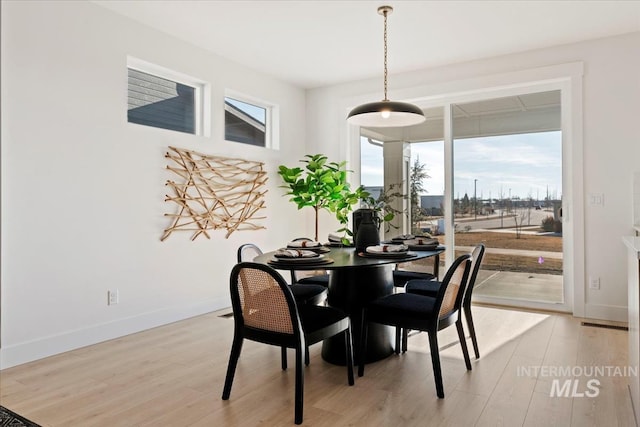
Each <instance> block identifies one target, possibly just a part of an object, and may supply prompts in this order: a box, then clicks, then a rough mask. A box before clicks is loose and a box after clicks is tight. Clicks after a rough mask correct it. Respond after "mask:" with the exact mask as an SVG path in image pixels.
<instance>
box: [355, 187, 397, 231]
mask: <svg viewBox="0 0 640 427" xmlns="http://www.w3.org/2000/svg"><path fill="white" fill-rule="evenodd" d="M397 198H402V199H406V198H407V196H406V195H405V194H403V193H402V184H390V185H389V188H388V189H383V190H382V191H381V192H380V195H379V196H378V198H377V199H376V198H374V197H373V196H371V194H369V193H368V192H366V191H363V192H362V195H361V197H360V199H361V201H362V203H361V205H362V207H363V208H365V209H372V210H374V211H376V212H377V213H378V216H379V217H380V219H381V220H382V221H383V222H384V223H385V231H387V232H388V231H389V230H391V228H398V227H397V226H396V225H394V224H392V223H391V221H393V219H394V218H395V217H396V215H400V214H402V213H403V211H401V210H399V209H396V208H394V207H393V202H394V201H395V200H396V199H397Z"/></svg>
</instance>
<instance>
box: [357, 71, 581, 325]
mask: <svg viewBox="0 0 640 427" xmlns="http://www.w3.org/2000/svg"><path fill="white" fill-rule="evenodd" d="M583 74H584V64H583V63H582V62H573V63H567V64H560V65H553V66H548V67H540V68H534V69H528V70H522V71H516V72H510V73H503V74H496V75H490V76H483V77H478V78H474V79H468V80H464V81H458V82H448V83H446V84H443V85H438V86H439V87H434V86H433V85H431V86H418V87H412V88H405V89H402V90H400V91H397V93H395V94H394V95H392V97H393V99H398V100H409V101H411V102H413V103H414V104H416V105H418V106H420V107H422V108H432V107H443V108H444V113H445V115H444V129H443V131H444V152H445V154H444V156H445V195H444V203H445V204H446V206H449V209H446V210H445V219H444V220H445V227H446V229H449V230H452V229H453V223H454V219H453V209H452V206H453V192H452V191H451V189H452V188H453V167H452V165H453V134H452V125H453V121H452V116H451V105H452V104H457V103H466V102H474V101H481V100H483V99H491V98H501V97H508V96H515V95H519V94H525V93H533V92H546V91H551V90H559V91H560V98H561V131H562V199H563V200H562V211H563V218H562V226H563V249H562V251H563V282H564V303H562V304H550V303H542V302H534V301H518V300H508V299H504V300H502V299H501V301H502V302H503V303H505V304H507V305H510V306H514V307H523V308H532V309H541V310H554V311H564V312H571V313H573V315H574V316H578V317H584V314H585V261H584V260H585V255H584V178H583V176H584V175H583V134H582V76H583ZM359 136H360V131H359V128H357V127H355V126H350V127H348V130H347V141H348V144H347V146H350V147H354V146H357V147H359V144H360V139H359ZM348 154H350V155H351V157H349V155H348V156H347V158H351V161H352V162H354V163H353V164H359V158H357V157H354V156H355V155H359V149H356V150H353V151H351V152H350V153H348ZM387 167H388V166H387V164H386V163H385V169H386V168H387ZM389 172H390V173H395V171H389ZM385 174H387V170H385ZM446 239H447V240H446V241H445V243H446V245H447V246H448V247H453V235H452V234H451V235H447V237H446ZM453 257H454V254H453V251H447V252H446V256H445V263H446V265H447V266H448V265H451V263H452V262H453ZM481 300H482V298H478V301H481ZM481 302H482V301H481Z"/></svg>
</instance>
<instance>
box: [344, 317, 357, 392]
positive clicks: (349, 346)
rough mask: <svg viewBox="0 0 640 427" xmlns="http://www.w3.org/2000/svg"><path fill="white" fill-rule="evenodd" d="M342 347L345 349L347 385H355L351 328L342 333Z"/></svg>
mask: <svg viewBox="0 0 640 427" xmlns="http://www.w3.org/2000/svg"><path fill="white" fill-rule="evenodd" d="M344 346H345V348H346V349H347V379H348V381H349V385H353V384H354V383H355V381H354V379H353V344H352V341H351V328H347V329H345V331H344Z"/></svg>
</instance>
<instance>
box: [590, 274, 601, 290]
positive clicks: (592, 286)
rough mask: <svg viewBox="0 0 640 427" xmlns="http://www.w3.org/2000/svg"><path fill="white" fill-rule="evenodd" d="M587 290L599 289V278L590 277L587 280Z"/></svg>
mask: <svg viewBox="0 0 640 427" xmlns="http://www.w3.org/2000/svg"><path fill="white" fill-rule="evenodd" d="M589 289H600V278H599V277H590V278H589Z"/></svg>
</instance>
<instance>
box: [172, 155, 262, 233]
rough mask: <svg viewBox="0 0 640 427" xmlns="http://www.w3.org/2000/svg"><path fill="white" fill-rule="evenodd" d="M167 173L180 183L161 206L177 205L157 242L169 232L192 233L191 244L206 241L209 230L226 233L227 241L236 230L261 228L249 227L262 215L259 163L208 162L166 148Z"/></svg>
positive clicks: (202, 157)
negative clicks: (219, 230)
mask: <svg viewBox="0 0 640 427" xmlns="http://www.w3.org/2000/svg"><path fill="white" fill-rule="evenodd" d="M165 157H166V158H167V159H169V164H168V165H167V169H169V170H170V171H171V172H173V173H174V174H176V175H177V176H178V177H179V179H177V180H176V181H172V180H168V181H167V183H166V185H167V186H168V187H169V188H170V189H171V190H172V193H173V195H167V196H166V198H165V202H172V203H175V204H176V205H177V208H178V209H177V213H166V214H165V216H168V217H171V218H172V222H171V226H169V227H168V228H167V229H166V230H164V234H163V235H162V237H161V238H160V240H161V241H163V240H164V239H166V238H167V237H169V235H170V234H171V233H172V232H174V231H191V232H193V235H192V237H191V240H195V238H196V237H198V236H199V235H201V234H202V235H204V236H205V237H206V238H207V239H209V238H210V236H209V233H208V231H209V230H218V229H226V230H227V234H226V236H225V237H226V238H227V239H228V238H229V236H230V235H231V233H233V232H234V231H236V230H257V229H261V228H265V227H263V226H260V225H258V224H256V223H255V222H253V221H254V220H257V219H264V218H265V217H264V216H262V217H258V216H256V214H257V213H258V212H259V211H260V210H261V209H264V207H265V206H264V199H263V196H264V194H265V193H266V192H267V190H266V189H264V187H263V186H264V185H265V183H266V182H267V179H268V178H267V176H266V174H267V173H266V172H265V171H264V170H263V166H264V163H261V162H253V161H248V160H242V159H230V158H226V157H218V156H210V155H206V154H200V153H196V152H195V151H190V150H184V149H181V148H175V147H169V151H168V152H167V154H165Z"/></svg>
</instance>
